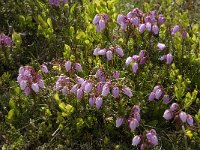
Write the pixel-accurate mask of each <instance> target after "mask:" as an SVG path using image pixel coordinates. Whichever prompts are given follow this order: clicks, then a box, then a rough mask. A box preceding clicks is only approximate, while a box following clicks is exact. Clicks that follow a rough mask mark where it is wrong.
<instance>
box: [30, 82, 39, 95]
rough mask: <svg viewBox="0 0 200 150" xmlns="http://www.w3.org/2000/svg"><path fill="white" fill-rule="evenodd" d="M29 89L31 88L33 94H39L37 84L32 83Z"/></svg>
mask: <svg viewBox="0 0 200 150" xmlns="http://www.w3.org/2000/svg"><path fill="white" fill-rule="evenodd" d="M31 88H32V90H33V91H34V92H35V93H38V92H39V86H38V84H37V83H33V84H32V85H31Z"/></svg>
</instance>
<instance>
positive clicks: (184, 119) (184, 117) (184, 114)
mask: <svg viewBox="0 0 200 150" xmlns="http://www.w3.org/2000/svg"><path fill="white" fill-rule="evenodd" d="M179 118H180V119H181V121H182V122H183V123H184V122H186V120H187V114H186V113H185V112H183V111H181V112H180V113H179Z"/></svg>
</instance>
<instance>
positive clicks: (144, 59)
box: [140, 57, 147, 65]
mask: <svg viewBox="0 0 200 150" xmlns="http://www.w3.org/2000/svg"><path fill="white" fill-rule="evenodd" d="M146 61H147V57H142V58H141V59H140V65H143V64H145V63H146Z"/></svg>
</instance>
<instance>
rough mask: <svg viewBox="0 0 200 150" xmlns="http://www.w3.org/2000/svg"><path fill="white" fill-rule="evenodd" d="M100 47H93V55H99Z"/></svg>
mask: <svg viewBox="0 0 200 150" xmlns="http://www.w3.org/2000/svg"><path fill="white" fill-rule="evenodd" d="M100 50H101V49H100V48H99V47H97V48H95V49H94V52H93V55H95V56H97V55H99V54H98V52H99V51H100Z"/></svg>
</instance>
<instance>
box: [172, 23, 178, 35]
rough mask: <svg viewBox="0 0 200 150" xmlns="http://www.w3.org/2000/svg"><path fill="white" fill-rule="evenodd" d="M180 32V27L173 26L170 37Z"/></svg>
mask: <svg viewBox="0 0 200 150" xmlns="http://www.w3.org/2000/svg"><path fill="white" fill-rule="evenodd" d="M179 30H180V27H179V26H178V25H175V26H174V27H173V28H172V30H171V35H174V34H175V33H177V32H178V31H179Z"/></svg>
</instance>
